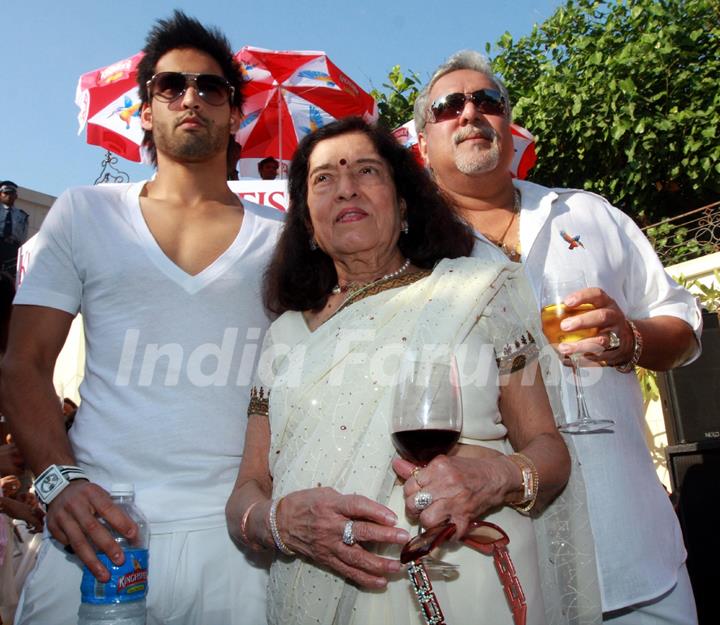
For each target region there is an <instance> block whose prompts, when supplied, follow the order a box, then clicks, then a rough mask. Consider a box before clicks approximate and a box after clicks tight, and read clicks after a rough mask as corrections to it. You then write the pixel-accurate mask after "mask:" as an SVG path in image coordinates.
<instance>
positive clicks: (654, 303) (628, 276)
mask: <svg viewBox="0 0 720 625" xmlns="http://www.w3.org/2000/svg"><path fill="white" fill-rule="evenodd" d="M612 211H613V212H612V216H613V218H614V219H615V222H616V223H617V226H618V228H620V230H621V231H622V233H623V236H624V237H626V238H627V240H628V245H627V247H626V250H627V251H626V259H625V260H626V263H627V265H626V266H627V271H626V272H625V281H624V283H623V292H624V295H625V297H626V300H627V302H628V303H629V304H630V309H629V310H627V311H625V312H626V314H627V316H628V317H629V318H630V319H647V318H650V317H659V316H661V315H669V316H671V317H678V318H680V319H682V320H683V321H685V322H687V323H688V324H689V325H690V326H691V327H692V328H693V330H695V332H696V333H697V334H698V339H699V333H700V330H701V329H702V315H701V313H700V308H699V306H698V304H697V300H696V299H695V296H694V295H693V294H692V293H690V292H689V291H688V290H687V289H684V288H682V287H681V286H680V285H679V284H678V283H677V282H675V280H673V279H672V278H671V277H670V275H669V274H668V273H667V272H666V271H665V268H664V267H663V265H662V263H661V262H660V259H659V258H658V257H657V254H656V253H655V250H654V249H653V247H652V245H651V244H650V241H648V240H647V238H646V237H645V235H644V234H643V233H642V231H641V230H640V228H638V227H637V225H636V224H635V222H633V221H632V219H630V218H629V217H628V216H627V215H625V214H624V213H623V212H622V211H620V210H618V209H616V208H613V209H612Z"/></svg>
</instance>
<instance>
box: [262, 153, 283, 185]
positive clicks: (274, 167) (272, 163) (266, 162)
mask: <svg viewBox="0 0 720 625" xmlns="http://www.w3.org/2000/svg"><path fill="white" fill-rule="evenodd" d="M279 168H280V163H279V162H278V161H277V159H275V158H273V157H272V156H267V157H265V158H264V159H262V160H261V161H260V162H259V163H258V173H259V174H260V178H262V179H263V180H275V178H277V175H278V169H279Z"/></svg>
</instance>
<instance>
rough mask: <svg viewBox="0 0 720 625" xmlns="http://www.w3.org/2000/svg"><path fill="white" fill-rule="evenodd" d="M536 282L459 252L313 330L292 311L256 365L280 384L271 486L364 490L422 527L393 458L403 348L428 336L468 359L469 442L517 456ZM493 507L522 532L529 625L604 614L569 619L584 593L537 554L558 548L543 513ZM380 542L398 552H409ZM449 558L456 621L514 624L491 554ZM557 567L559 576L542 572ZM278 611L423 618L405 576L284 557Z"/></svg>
mask: <svg viewBox="0 0 720 625" xmlns="http://www.w3.org/2000/svg"><path fill="white" fill-rule="evenodd" d="M526 288H527V287H526V285H525V283H524V279H523V278H522V277H521V271H520V270H519V265H511V264H508V265H498V264H495V263H487V262H483V261H478V260H476V259H469V258H461V259H455V260H444V261H441V262H440V263H439V264H438V265H437V267H436V268H435V270H434V271H433V272H432V274H431V275H429V276H427V277H425V278H422V279H420V280H418V281H416V282H414V283H412V284H410V285H409V286H404V287H402V288H394V289H388V290H385V291H382V292H380V293H378V294H375V295H372V296H371V297H367V298H365V299H363V300H361V301H358V302H356V303H353V304H352V305H351V306H348V307H347V308H344V309H343V310H341V311H339V312H338V313H337V314H336V315H335V316H333V317H332V318H330V319H329V320H328V321H326V322H325V323H324V324H323V325H322V326H320V327H319V328H317V329H316V330H315V331H314V332H310V330H309V329H308V327H307V325H306V324H305V321H304V318H303V316H302V315H301V314H300V313H297V312H288V313H285V314H284V315H282V316H281V317H280V318H279V319H278V320H277V321H276V322H275V323H274V324H273V325H272V326H271V328H270V330H269V332H268V335H267V337H266V340H265V345H264V346H263V356H262V357H261V363H260V366H259V369H258V383H259V384H260V385H262V386H264V387H265V388H270V389H271V390H272V394H271V396H270V426H271V432H272V440H271V448H270V471H271V473H272V475H273V497H281V496H284V495H287V494H288V493H290V492H293V491H295V490H300V489H305V488H312V487H315V486H320V485H322V486H329V487H332V488H334V489H336V490H337V491H339V492H341V493H358V494H362V495H365V496H367V497H369V498H371V499H374V500H376V501H379V502H381V503H383V504H386V505H388V506H389V507H390V508H392V509H393V510H394V511H395V512H396V513H397V515H398V517H399V519H400V522H399V525H402V526H403V527H406V528H408V529H409V531H410V532H411V533H414V528H412V527H411V525H410V523H409V522H408V520H407V519H406V517H405V513H404V501H403V498H402V486H401V485H400V484H399V483H398V482H397V480H396V479H395V478H396V476H395V474H394V472H393V471H392V468H391V466H390V461H391V459H392V457H393V455H394V454H395V450H394V447H393V444H392V441H391V438H390V422H391V406H392V399H393V387H394V382H395V379H396V371H397V363H398V358H399V357H400V356H401V355H402V354H404V353H406V352H407V351H408V350H415V351H417V352H418V353H421V352H422V351H423V348H425V349H427V347H428V346H429V345H433V346H441V345H442V346H447V347H448V348H449V349H450V350H451V351H452V352H453V353H455V354H456V357H457V359H458V364H459V368H460V373H461V378H462V385H463V386H462V394H463V413H464V424H463V432H462V438H461V442H463V443H466V444H481V445H484V446H486V447H491V448H493V449H496V450H499V451H501V452H503V453H511V452H512V448H511V446H510V444H509V442H508V441H507V431H506V429H505V426H504V425H503V424H502V421H501V417H500V414H499V411H498V406H497V404H498V365H499V367H500V369H503V368H505V367H509V366H510V367H511V366H512V363H513V362H515V363H517V362H519V360H518V359H519V358H520V359H529V358H532V357H533V354H534V353H537V349H536V346H535V344H534V341H533V336H535V337H539V336H540V335H539V329H538V327H537V316H538V315H537V311H535V310H532V309H530V308H529V307H528V305H527V302H532V301H533V300H532V296H531V295H530V299H526V297H527V291H526ZM520 311H524V312H520ZM496 356H497V360H496ZM561 517H562V518H561V523H562V524H563V526H564V527H567V522H566V519H565V518H564V516H563V515H561ZM485 518H486V519H487V520H490V521H492V522H494V523H497V524H498V525H500V526H501V527H502V528H503V529H504V530H505V531H506V532H507V533H508V535H509V537H510V545H509V550H510V554H511V557H512V559H513V561H514V563H515V567H516V569H517V572H518V576H519V578H520V581H521V583H522V586H523V590H524V592H525V595H526V598H527V603H528V620H527V624H528V625H542V624H545V623H548V624H550V625H557V624H559V623H567V622H573V623H580V622H582V623H590V622H594V621H592V620H571V619H568V618H566V617H567V613H568V606H570V608H572V606H573V605H575V596H574V593H570V595H569V596H568V597H566V599H565V601H564V602H563V601H562V600H561V599H560V596H559V594H558V592H557V584H556V582H558V581H562V577H563V575H564V574H563V573H562V572H560V573H558V571H556V570H555V568H557V567H556V566H555V564H556V563H555V564H554V565H553V570H552V571H548V570H547V569H548V567H547V565H546V564H542V565H541V564H539V556H538V553H540V554H541V556H540V557H541V558H544V559H549V558H552V557H553V556H554V555H557V554H555V553H549V551H554V550H553V549H552V548H549V547H548V545H547V544H542V545H540V548H539V549H538V545H537V544H536V539H535V532H534V531H533V530H534V528H533V521H531V520H530V519H529V518H528V517H525V516H523V515H521V514H519V513H518V512H516V511H515V510H513V509H512V508H510V507H503V508H501V509H499V510H498V511H495V512H493V513H491V514H488V515H487V516H486V517H485ZM549 532H550V530H549V529H547V528H543V538H542V540H541V541H540V542H541V543H549V541H550V539H546V536H547V534H548V533H549ZM382 553H383V555H388V556H391V557H397V555H398V550H397V549H386V550H383V551H382ZM442 557H443V558H444V559H445V560H449V561H453V562H456V563H458V564H460V574H459V575H458V576H457V577H456V578H454V579H452V580H450V581H447V582H444V581H442V580H437V581H436V580H433V584H434V586H435V590H436V592H437V594H438V599H439V601H440V604H441V606H442V608H443V610H444V612H445V615H446V620H447V622H448V623H449V624H451V625H452V624H459V623H469V622H473V621H477V620H478V619H477V615H478V614H482V615H483V617H482V621H483V622H484V623H486V624H489V625H505V624H507V625H511V624H512V616H511V614H510V610H509V608H508V606H507V603H506V601H505V597H504V594H503V591H502V587H501V586H500V582H499V581H498V578H497V575H496V573H495V570H494V566H493V562H492V559H491V558H490V557H487V556H483V555H481V554H479V553H478V552H476V551H474V550H472V549H469V548H467V547H461V546H458V545H454V546H452V547H450V548H449V549H447V550H445V551H444V552H443V554H442ZM592 567H593V568H594V561H593V562H592ZM541 570H542V571H543V573H542V575H541ZM546 573H549V577H552V579H550V580H545V579H542V582H541V578H544V577H545V574H546ZM567 581H568V583H574V584H577V583H583V582H582V580H578V579H575V578H573V579H569V580H567ZM544 597H545V599H544ZM548 597H550V600H549V601H548ZM573 609H574V608H572V609H570V611H571V612H572V610H573ZM546 612H547V617H546ZM561 612H564V613H565V615H561ZM561 617H562V618H561ZM268 622H269V623H270V624H271V625H281V624H282V625H291V624H297V625H307V624H310V623H320V624H323V625H331V624H337V625H347V624H348V623H373V624H382V623H387V624H391V623H392V624H394V625H410V624H419V623H422V622H423V621H422V619H421V617H420V615H419V609H418V605H417V603H416V601H415V599H414V597H413V595H412V591H411V587H410V584H409V582H408V580H407V577H406V576H405V575H404V574H399V575H397V576H396V577H395V578H393V579H391V580H390V583H389V585H388V588H387V589H386V590H384V591H379V592H375V591H372V592H371V591H360V590H358V589H357V588H356V587H355V586H353V585H350V584H347V583H346V581H345V580H344V579H343V578H342V577H340V576H338V575H336V574H335V573H333V572H332V571H329V570H327V569H324V568H321V567H319V566H317V565H316V564H315V563H313V562H310V561H307V560H305V559H303V558H294V559H285V558H278V559H277V560H276V561H275V562H274V563H273V565H272V568H271V572H270V582H269V589H268Z"/></svg>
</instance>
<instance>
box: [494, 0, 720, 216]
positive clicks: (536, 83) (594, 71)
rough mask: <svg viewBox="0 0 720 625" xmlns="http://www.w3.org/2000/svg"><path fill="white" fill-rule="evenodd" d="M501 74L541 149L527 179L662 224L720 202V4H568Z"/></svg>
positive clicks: (498, 65)
mask: <svg viewBox="0 0 720 625" xmlns="http://www.w3.org/2000/svg"><path fill="white" fill-rule="evenodd" d="M496 48H497V50H498V53H497V54H496V55H495V58H494V59H493V63H494V67H495V70H496V71H497V72H498V73H499V74H500V75H501V76H502V77H503V78H504V80H505V81H506V83H507V85H508V88H509V90H510V93H511V97H512V99H513V100H514V102H515V107H514V116H515V120H516V121H517V122H518V123H520V124H521V125H523V126H525V127H526V128H528V129H529V130H530V131H531V132H533V133H534V134H535V135H536V136H537V137H538V146H537V152H538V163H537V165H536V167H535V168H534V169H533V170H532V171H531V173H530V178H531V179H533V180H535V181H537V182H540V183H542V184H547V185H551V186H564V187H575V188H585V189H591V190H593V191H596V192H597V193H600V194H602V195H604V196H606V197H608V198H609V199H610V200H611V201H612V202H613V203H614V204H615V205H617V206H619V207H620V208H622V209H623V210H625V212H627V213H629V214H631V215H633V216H635V217H638V218H640V219H641V220H647V221H656V220H658V219H660V218H662V217H665V216H668V215H673V214H678V213H681V212H684V211H687V210H690V209H692V208H696V207H698V206H701V205H703V204H707V203H710V202H712V201H714V200H717V198H718V196H719V195H720V129H719V128H718V125H719V122H720V88H719V84H718V81H719V78H720V2H719V1H718V0H618V1H617V2H614V1H611V0H597V1H593V0H568V2H567V3H566V4H565V5H564V6H563V7H561V8H560V9H558V10H557V11H556V12H555V14H554V15H553V16H552V17H550V18H549V19H548V20H547V21H545V22H544V23H543V24H540V25H536V26H535V27H534V28H533V30H532V32H531V33H530V34H529V35H527V36H524V37H521V38H520V39H518V40H517V41H514V40H513V38H512V36H511V35H510V34H509V33H505V34H504V35H503V37H501V39H500V40H499V41H498V42H497V44H496Z"/></svg>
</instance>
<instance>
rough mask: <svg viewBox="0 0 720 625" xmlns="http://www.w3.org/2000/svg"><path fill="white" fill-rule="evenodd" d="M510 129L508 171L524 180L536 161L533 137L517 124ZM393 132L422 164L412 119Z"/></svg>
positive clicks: (511, 125)
mask: <svg viewBox="0 0 720 625" xmlns="http://www.w3.org/2000/svg"><path fill="white" fill-rule="evenodd" d="M510 131H511V132H512V138H513V146H514V147H515V155H514V156H513V160H512V163H510V173H511V174H512V175H513V177H514V178H520V180H524V179H525V178H527V174H528V172H529V171H530V170H531V169H532V168H533V165H535V162H536V161H537V155H536V154H535V137H534V136H533V135H532V134H531V133H530V132H529V131H528V130H526V129H525V128H523V127H522V126H518V125H517V124H510ZM393 134H394V135H395V138H396V139H397V140H398V141H399V142H400V143H402V144H403V145H404V146H405V147H406V148H408V149H409V150H410V151H411V152H412V153H413V154H415V158H417V159H418V161H419V162H420V163H421V164H424V163H423V162H422V157H421V156H420V150H419V149H418V145H417V143H418V139H417V131H416V130H415V121H414V120H412V119H411V120H410V121H409V122H407V123H405V124H403V125H402V126H399V127H398V128H396V129H395V130H393Z"/></svg>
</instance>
